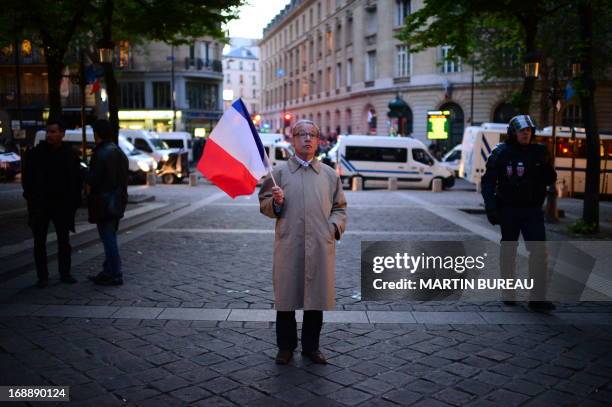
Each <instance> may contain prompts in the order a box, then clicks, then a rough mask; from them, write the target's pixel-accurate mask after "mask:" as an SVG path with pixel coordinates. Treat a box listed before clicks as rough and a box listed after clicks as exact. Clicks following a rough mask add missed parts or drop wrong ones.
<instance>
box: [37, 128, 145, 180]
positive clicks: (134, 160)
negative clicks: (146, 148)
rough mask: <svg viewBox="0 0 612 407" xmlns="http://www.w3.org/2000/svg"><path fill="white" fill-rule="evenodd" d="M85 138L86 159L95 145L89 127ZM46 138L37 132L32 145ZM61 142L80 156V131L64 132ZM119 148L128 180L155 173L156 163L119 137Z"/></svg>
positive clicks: (81, 140) (141, 178) (86, 129)
mask: <svg viewBox="0 0 612 407" xmlns="http://www.w3.org/2000/svg"><path fill="white" fill-rule="evenodd" d="M85 136H86V141H87V147H86V154H87V157H90V156H91V152H92V150H93V148H94V147H95V145H96V143H95V141H94V135H93V129H92V128H91V126H87V127H85ZM46 138H47V132H46V131H45V130H39V131H37V132H36V136H35V137H34V145H35V146H36V145H37V144H38V143H40V142H41V141H43V140H45V139H46ZM62 142H63V143H66V144H68V145H70V146H71V147H72V148H74V149H75V150H76V151H78V152H79V155H80V153H81V151H82V143H83V133H82V130H81V129H78V130H66V134H65V136H64V139H63V140H62ZM119 148H121V150H122V151H123V153H124V154H125V155H126V156H127V158H128V163H129V171H130V178H132V179H140V180H144V179H146V174H147V173H148V172H150V171H155V169H156V168H157V163H156V162H155V160H153V158H151V157H149V156H148V155H146V154H143V153H142V152H140V151H139V150H137V149H136V148H135V147H134V145H132V143H130V142H129V141H128V140H127V139H126V138H125V137H123V136H121V135H120V136H119Z"/></svg>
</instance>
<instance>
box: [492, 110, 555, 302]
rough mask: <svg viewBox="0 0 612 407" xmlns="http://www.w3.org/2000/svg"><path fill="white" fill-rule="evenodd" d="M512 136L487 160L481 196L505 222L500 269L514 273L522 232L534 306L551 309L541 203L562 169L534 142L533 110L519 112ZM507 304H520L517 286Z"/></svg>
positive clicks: (494, 219)
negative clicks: (516, 290)
mask: <svg viewBox="0 0 612 407" xmlns="http://www.w3.org/2000/svg"><path fill="white" fill-rule="evenodd" d="M507 133H508V138H507V139H506V140H505V141H504V142H502V143H500V144H498V145H497V146H496V147H495V148H494V149H493V151H492V152H491V155H490V156H489V158H488V160H487V165H486V172H485V174H484V176H483V177H482V183H481V185H482V196H483V198H484V201H485V209H486V213H487V218H488V220H489V222H490V223H491V224H492V225H497V224H499V225H500V227H501V252H500V269H501V277H502V278H514V274H515V263H516V251H517V247H518V238H519V235H520V234H522V235H523V239H524V240H525V244H526V247H527V250H528V252H529V277H530V278H533V279H534V289H533V290H532V291H531V296H530V301H529V304H528V305H529V308H531V309H533V310H535V311H541V312H548V311H552V310H553V309H554V308H555V306H554V305H553V304H552V303H551V302H549V301H543V299H544V297H545V295H546V281H547V269H548V261H547V252H546V247H545V243H544V241H545V240H546V232H545V228H544V213H543V211H542V204H543V203H544V199H545V197H546V188H547V187H548V186H549V185H552V184H554V183H555V181H556V179H557V174H556V172H555V169H554V167H553V164H552V160H551V158H550V155H549V153H548V150H547V148H546V146H545V145H541V144H535V143H533V141H534V138H535V124H534V122H533V120H532V119H531V117H529V116H528V115H519V116H515V117H513V118H512V119H511V120H510V123H509V125H508V131H507ZM503 299H504V303H505V304H506V305H514V304H516V301H515V297H514V293H513V292H504V294H503Z"/></svg>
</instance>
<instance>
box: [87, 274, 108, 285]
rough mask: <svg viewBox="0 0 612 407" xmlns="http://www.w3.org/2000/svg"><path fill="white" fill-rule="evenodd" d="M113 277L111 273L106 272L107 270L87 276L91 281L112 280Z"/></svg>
mask: <svg viewBox="0 0 612 407" xmlns="http://www.w3.org/2000/svg"><path fill="white" fill-rule="evenodd" d="M111 278H112V277H111V275H110V274H106V273H105V272H100V273H98V274H94V275H91V276H87V279H88V280H89V281H93V282H94V283H95V282H96V281H101V280H110V279H111Z"/></svg>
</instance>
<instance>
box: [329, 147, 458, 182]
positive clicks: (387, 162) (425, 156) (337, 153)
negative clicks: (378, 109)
mask: <svg viewBox="0 0 612 407" xmlns="http://www.w3.org/2000/svg"><path fill="white" fill-rule="evenodd" d="M329 155H330V156H331V158H332V160H334V163H335V168H336V172H338V175H340V178H341V179H342V181H343V183H344V182H345V181H346V182H348V183H349V185H350V180H351V179H353V178H355V177H360V178H361V179H362V180H363V185H364V187H365V185H378V186H385V185H386V181H387V180H388V179H389V178H397V181H398V185H399V186H404V187H413V188H431V183H432V181H433V180H434V179H435V178H439V179H441V180H442V185H443V186H444V188H450V187H452V186H453V185H454V184H455V177H454V176H453V173H452V172H451V171H450V170H448V169H447V168H444V167H443V166H441V165H440V163H439V162H438V161H437V160H435V159H434V158H433V157H432V156H431V155H430V154H429V152H428V151H427V147H425V144H423V143H422V142H420V141H419V140H416V139H414V138H412V137H385V136H365V135H343V136H340V137H339V138H338V142H337V144H336V145H335V146H334V148H332V150H330V153H329Z"/></svg>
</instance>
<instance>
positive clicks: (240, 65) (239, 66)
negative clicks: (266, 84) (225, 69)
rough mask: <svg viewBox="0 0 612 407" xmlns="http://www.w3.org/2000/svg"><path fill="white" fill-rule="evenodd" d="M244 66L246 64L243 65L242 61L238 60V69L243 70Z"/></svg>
mask: <svg viewBox="0 0 612 407" xmlns="http://www.w3.org/2000/svg"><path fill="white" fill-rule="evenodd" d="M243 68H244V66H243V65H242V61H239V62H238V69H240V70H241V71H242V69H243Z"/></svg>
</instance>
